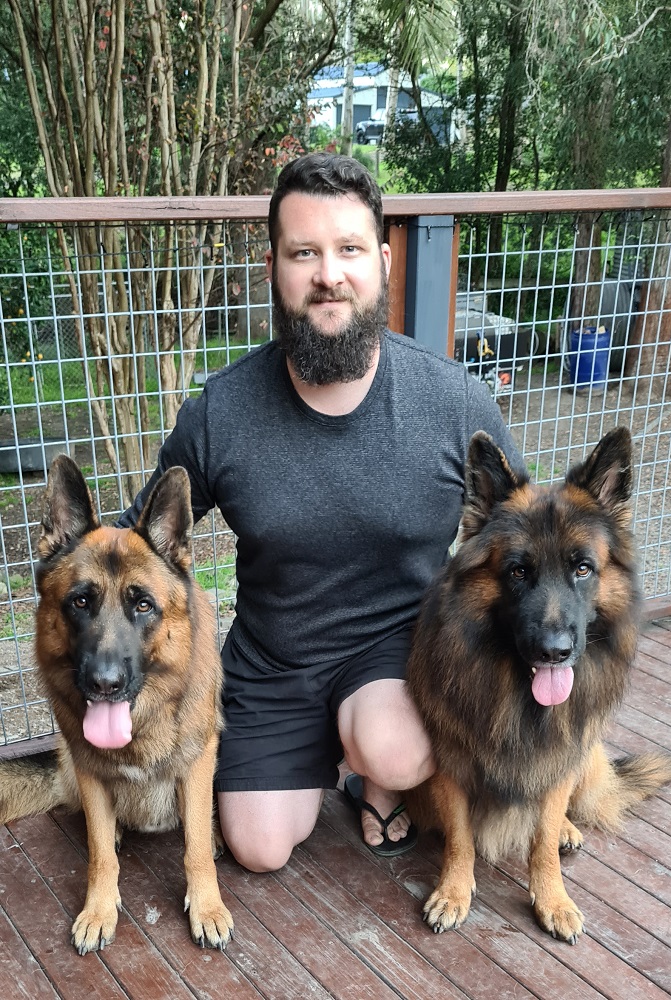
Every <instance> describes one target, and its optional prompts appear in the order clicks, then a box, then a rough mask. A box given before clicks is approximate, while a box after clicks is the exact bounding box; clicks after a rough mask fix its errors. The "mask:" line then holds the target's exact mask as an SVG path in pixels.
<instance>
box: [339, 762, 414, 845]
mask: <svg viewBox="0 0 671 1000" xmlns="http://www.w3.org/2000/svg"><path fill="white" fill-rule="evenodd" d="M343 794H344V796H345V798H346V799H347V801H348V802H349V804H350V805H351V806H352V808H353V809H354V810H355V811H356V812H357V813H358V814H359V816H360V815H361V811H362V810H363V809H365V810H366V812H369V813H372V815H373V816H374V817H375V819H376V820H377V821H378V823H379V824H380V825H381V827H382V836H383V837H384V840H383V841H382V843H381V844H375V845H373V844H366V847H367V848H368V850H369V851H372V852H373V854H379V855H380V857H382V858H395V857H397V856H398V855H399V854H405V853H406V851H411V850H412V849H413V847H414V846H415V844H416V843H417V827H416V826H415V824H414V823H411V824H410V826H409V827H408V832H407V833H406V835H405V837H402V838H401V840H390V839H389V837H388V836H387V829H388V827H389V824H390V823H391V821H392V820H393V819H396V817H397V816H400V815H401V813H402V812H405V803H403V802H401V804H400V805H398V806H396V808H395V809H394V810H393V811H392V812H390V813H389V815H388V816H387V818H386V819H384V818H383V817H382V816H380V814H379V812H378V811H377V809H376V808H375V806H372V805H371V804H370V802H366V800H365V799H364V797H363V781H362V779H361V775H359V774H348V775H347V777H346V778H345V787H344V789H343ZM364 843H366V842H365V841H364Z"/></svg>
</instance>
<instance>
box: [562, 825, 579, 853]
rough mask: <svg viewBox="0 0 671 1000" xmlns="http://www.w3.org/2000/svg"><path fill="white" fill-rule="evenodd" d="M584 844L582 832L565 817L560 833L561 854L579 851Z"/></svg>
mask: <svg viewBox="0 0 671 1000" xmlns="http://www.w3.org/2000/svg"><path fill="white" fill-rule="evenodd" d="M583 842H584V841H583V836H582V833H581V832H580V830H579V829H578V828H577V826H574V825H573V823H572V822H571V820H570V819H569V818H568V817H567V816H565V817H564V820H563V822H562V825H561V829H560V831H559V853H560V854H570V853H571V852H572V851H578V850H580V848H581V847H582V845H583Z"/></svg>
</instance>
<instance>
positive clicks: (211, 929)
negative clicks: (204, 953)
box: [184, 888, 233, 951]
mask: <svg viewBox="0 0 671 1000" xmlns="http://www.w3.org/2000/svg"><path fill="white" fill-rule="evenodd" d="M184 909H185V910H188V911H189V924H190V925H191V937H192V938H193V941H194V943H195V944H197V945H200V947H201V948H218V949H219V951H223V950H224V948H225V947H226V945H227V944H228V942H229V941H230V939H231V938H232V937H233V917H232V916H231V914H230V913H229V911H228V909H227V908H226V907H225V906H224V904H223V903H222V901H221V896H220V895H219V890H218V889H216V888H214V889H212V890H206V891H202V890H201V891H198V890H196V891H193V892H191V893H189V894H187V896H186V898H185V900H184Z"/></svg>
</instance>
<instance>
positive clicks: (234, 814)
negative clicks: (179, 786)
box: [217, 788, 324, 872]
mask: <svg viewBox="0 0 671 1000" xmlns="http://www.w3.org/2000/svg"><path fill="white" fill-rule="evenodd" d="M323 798H324V790H323V789H322V788H299V789H288V790H284V789H283V790H280V791H267V792H218V793H217V799H218V805H219V822H220V823H221V832H222V834H223V836H224V840H225V841H226V846H227V847H228V849H229V850H230V852H231V854H232V855H233V857H234V858H235V859H236V860H237V861H238V862H239V863H240V864H241V865H243V866H244V867H245V868H248V869H249V870H250V871H253V872H268V871H277V869H278V868H281V867H282V866H283V865H285V864H286V863H287V861H288V860H289V857H290V856H291V852H292V851H293V849H294V847H295V846H296V845H297V844H300V843H301V841H303V840H306V839H307V838H308V837H309V836H310V834H311V833H312V831H313V829H314V825H315V823H316V822H317V816H318V815H319V810H320V808H321V804H322V800H323Z"/></svg>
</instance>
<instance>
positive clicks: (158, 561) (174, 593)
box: [0, 455, 233, 955]
mask: <svg viewBox="0 0 671 1000" xmlns="http://www.w3.org/2000/svg"><path fill="white" fill-rule="evenodd" d="M192 524H193V519H192V515H191V505H190V492H189V480H188V477H187V474H186V472H185V471H184V469H181V468H172V469H169V470H168V471H167V472H166V473H165V475H164V476H163V477H162V478H161V479H160V481H159V482H158V483H157V484H156V487H155V489H154V490H153V491H152V493H151V495H150V497H149V499H148V500H147V503H146V505H145V507H144V509H143V510H142V513H141V515H140V518H139V520H138V523H137V525H136V527H135V528H134V529H118V528H113V527H101V526H100V523H99V521H98V518H97V516H96V514H95V511H94V508H93V503H92V500H91V495H90V493H89V490H88V487H87V485H86V482H85V480H84V478H83V476H82V474H81V472H80V471H79V469H78V468H77V466H76V465H75V463H74V462H73V461H72V460H71V459H69V458H68V457H67V456H65V455H62V456H59V457H58V458H57V459H56V460H55V462H54V463H53V465H52V467H51V470H50V473H49V481H48V485H47V491H46V498H45V504H44V512H43V518H42V525H41V535H40V538H39V542H38V554H39V556H40V560H41V561H40V563H39V565H38V569H37V581H38V589H39V593H40V602H39V605H38V609H37V623H36V656H37V662H38V668H39V672H40V676H41V679H42V681H43V684H44V686H45V687H46V691H47V694H48V697H49V701H50V704H51V706H52V708H53V711H54V715H55V716H56V720H57V722H58V725H59V728H60V731H61V742H60V746H59V749H58V753H57V755H56V754H54V755H50V758H49V760H48V762H47V764H46V766H45V765H41V764H39V763H38V760H39V758H35V759H30V758H27V759H24V760H20V761H16V762H11V763H5V764H2V765H1V766H0V823H7V822H9V821H10V820H12V819H17V818H18V817H20V816H27V815H35V814H39V813H43V812H47V811H48V810H49V809H52V808H54V807H55V806H58V805H64V806H66V807H69V808H71V809H80V808H81V809H83V810H84V814H85V816H86V827H87V836H88V849H89V866H88V891H87V894H86V901H85V903H84V909H83V910H82V912H81V913H80V914H79V916H78V917H77V919H76V920H75V922H74V924H73V927H72V943H73V944H74V946H75V948H76V949H77V951H78V952H79V954H80V955H84V954H85V953H86V952H89V951H95V950H97V949H100V948H104V947H105V945H107V944H109V943H110V942H111V941H112V940H113V938H114V934H115V929H116V924H117V909H118V908H119V907H120V906H121V900H120V897H119V885H118V876H119V863H118V861H117V854H116V850H115V847H116V848H118V846H119V842H120V829H121V828H122V827H128V828H132V829H136V830H150V831H155V830H165V829H172V828H174V827H175V826H177V824H178V822H179V819H180V818H181V820H182V823H183V826H184V833H185V844H186V846H185V857H184V865H185V869H186V899H185V908H187V909H188V910H189V920H190V925H191V936H192V938H193V940H194V941H195V942H196V943H197V944H200V945H201V946H205V945H207V946H208V947H211V948H220V949H221V948H223V947H224V946H225V945H226V943H227V941H228V940H229V937H230V935H231V931H232V928H233V921H232V919H231V915H230V913H229V912H228V910H227V909H226V907H225V906H224V904H223V903H222V900H221V895H220V893H219V888H218V885H217V876H216V870H215V865H214V858H213V850H212V848H213V841H212V829H213V827H212V807H213V791H212V788H213V774H214V765H215V757H216V752H217V743H218V737H219V733H220V731H221V728H222V718H221V709H220V694H221V684H222V671H221V661H220V658H219V652H218V648H217V643H216V629H215V622H214V617H213V612H212V610H211V608H210V605H209V603H208V600H207V597H206V596H205V594H204V593H203V591H202V590H201V589H200V588H199V587H198V586H197V585H196V583H195V581H194V580H193V578H192V577H191V575H190V572H189V571H190V565H191V546H190V536H191V528H192Z"/></svg>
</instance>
